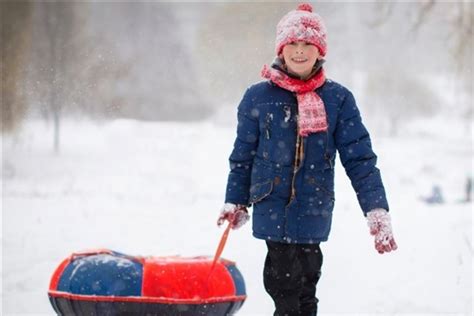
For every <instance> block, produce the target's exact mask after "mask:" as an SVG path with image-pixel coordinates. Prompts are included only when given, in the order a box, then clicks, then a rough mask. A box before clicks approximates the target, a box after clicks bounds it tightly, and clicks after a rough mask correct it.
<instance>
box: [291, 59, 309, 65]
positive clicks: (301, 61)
mask: <svg viewBox="0 0 474 316" xmlns="http://www.w3.org/2000/svg"><path fill="white" fill-rule="evenodd" d="M291 60H292V61H293V62H294V63H297V64H302V63H305V62H307V61H308V58H292V59H291Z"/></svg>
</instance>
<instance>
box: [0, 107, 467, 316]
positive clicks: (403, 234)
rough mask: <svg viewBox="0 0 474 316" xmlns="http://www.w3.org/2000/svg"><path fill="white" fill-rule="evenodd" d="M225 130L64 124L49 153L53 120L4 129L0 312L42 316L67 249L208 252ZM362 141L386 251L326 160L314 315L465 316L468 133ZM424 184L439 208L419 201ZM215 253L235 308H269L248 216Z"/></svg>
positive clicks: (230, 132)
mask: <svg viewBox="0 0 474 316" xmlns="http://www.w3.org/2000/svg"><path fill="white" fill-rule="evenodd" d="M230 115H233V114H230ZM440 122H441V123H442V124H441V123H440ZM430 124H431V125H432V126H430ZM440 127H443V128H446V131H448V130H449V131H450V133H445V132H444V131H440V130H439V128H440ZM433 131H438V132H433ZM453 131H454V132H453ZM233 138H234V127H233V126H232V127H226V126H222V125H219V124H216V123H214V122H212V121H209V122H204V123H143V122H137V121H125V120H118V121H112V122H105V123H101V124H93V123H89V122H83V121H65V122H64V123H63V126H62V145H61V152H60V154H59V155H54V154H53V153H52V128H51V126H48V125H46V124H45V123H44V122H42V121H35V120H28V121H27V122H26V123H25V124H24V125H23V126H22V129H21V132H20V133H18V134H16V136H5V135H4V136H3V137H2V142H3V168H2V179H3V182H2V184H3V210H2V212H3V213H2V214H3V226H2V228H3V231H2V233H3V237H2V246H3V271H2V281H3V287H2V292H3V293H2V294H3V306H2V310H3V313H2V315H53V309H52V308H51V306H50V304H49V301H48V298H47V289H48V285H49V279H50V276H51V274H52V272H53V271H54V269H55V268H56V266H57V265H58V264H59V263H60V261H61V260H62V259H63V258H64V257H66V256H68V255H69V254H70V253H71V252H74V251H78V250H83V249H90V248H110V249H113V250H117V251H120V252H123V253H127V254H133V255H155V256H163V255H176V254H180V255H183V256H195V255H206V254H207V255H212V254H213V253H214V251H215V247H216V246H217V243H218V240H219V238H220V235H221V233H222V231H223V229H218V228H217V227H216V226H215V221H216V217H217V215H218V211H219V209H220V207H221V204H222V202H223V195H224V189H225V182H226V179H227V171H228V165H227V157H228V155H229V153H230V150H231V147H232V144H233ZM373 139H374V147H375V150H376V152H377V153H378V155H379V166H380V168H381V170H382V175H383V179H384V181H385V185H386V188H387V194H388V198H389V201H390V205H391V212H392V219H393V226H394V233H395V237H396V239H397V242H398V245H399V250H397V251H396V252H395V253H392V254H385V255H379V254H377V253H376V251H375V250H374V249H373V244H372V243H373V241H372V238H371V237H370V236H369V233H368V228H367V227H366V223H365V219H364V218H363V216H362V212H361V211H360V209H359V206H358V204H357V201H356V197H355V194H354V192H353V191H352V188H351V187H350V183H349V181H348V179H347V178H346V176H345V174H344V171H343V169H342V167H341V166H340V165H338V166H337V168H338V172H337V173H336V174H337V179H336V208H335V213H334V221H333V229H332V233H331V237H330V240H329V241H328V242H327V243H324V244H323V245H322V249H323V253H324V265H323V276H322V278H321V281H320V284H319V286H318V297H319V298H320V315H323V316H324V315H338V316H339V315H471V313H472V300H473V296H472V284H473V281H472V275H473V273H472V257H473V247H472V204H466V203H461V202H460V200H461V199H462V198H463V197H464V183H465V180H466V177H467V176H468V175H469V174H472V135H471V131H470V130H468V129H466V128H464V127H462V125H460V124H458V122H452V123H451V124H450V125H449V126H447V127H446V122H443V121H440V120H438V121H436V120H434V121H433V122H430V121H423V122H421V124H417V125H413V126H412V128H408V129H404V131H403V132H402V133H401V135H400V136H398V137H396V138H383V137H377V135H376V134H375V133H374V134H373ZM433 184H438V185H440V186H441V188H442V190H443V193H444V195H445V199H446V201H447V202H446V203H445V204H442V205H427V204H425V203H424V202H422V201H421V200H420V196H422V195H427V194H429V193H430V191H431V187H432V185H433ZM223 256H224V257H225V258H228V259H231V260H234V261H236V262H237V265H238V267H239V269H240V270H241V271H242V273H243V275H244V277H245V279H246V285H247V292H248V300H247V301H246V303H245V305H244V306H243V307H242V309H241V310H240V312H239V315H247V316H252V315H259V316H260V315H271V313H272V302H271V300H270V299H269V297H268V296H267V295H266V293H265V291H264V289H263V285H262V271H261V270H262V266H263V260H264V256H265V245H264V243H263V242H262V241H260V240H257V239H254V238H253V237H252V236H251V230H250V225H246V226H244V227H243V228H242V229H240V230H238V231H233V232H232V233H231V235H230V237H229V241H228V244H227V247H226V249H225V251H224V254H223Z"/></svg>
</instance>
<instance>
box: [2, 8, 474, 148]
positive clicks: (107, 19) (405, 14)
mask: <svg viewBox="0 0 474 316" xmlns="http://www.w3.org/2000/svg"><path fill="white" fill-rule="evenodd" d="M313 5H314V7H315V11H316V12H317V13H319V14H320V15H321V16H322V17H323V19H324V21H325V22H326V25H327V28H328V30H329V31H328V38H329V44H328V45H329V46H328V47H329V53H328V55H327V62H326V64H325V67H326V68H327V73H328V77H329V78H332V79H333V80H336V81H338V82H340V83H342V84H344V85H346V86H348V87H349V88H350V89H352V90H354V92H355V94H356V97H357V98H358V101H359V104H360V107H361V109H362V110H363V111H364V112H366V113H365V115H366V116H368V117H369V119H370V120H371V121H374V122H372V125H374V128H377V129H378V130H381V132H384V133H391V134H395V133H397V130H400V129H402V128H403V125H404V124H407V123H409V122H410V120H412V119H414V118H419V117H430V116H433V115H436V114H439V113H443V114H444V115H445V117H446V118H449V117H451V116H455V117H460V118H465V120H466V121H467V122H469V121H470V120H471V118H472V37H473V33H472V32H473V30H472V29H473V26H472V24H473V23H472V19H473V4H472V3H471V2H470V1H459V2H456V1H450V2H447V1H435V0H430V1H412V2H398V1H389V2H357V1H356V2H354V1H351V2H326V1H321V2H316V3H313ZM1 6H2V26H3V31H2V54H3V59H2V74H3V76H2V95H3V101H4V102H2V115H3V117H2V122H3V125H4V129H3V131H4V132H5V133H12V132H14V130H15V128H18V126H21V124H22V122H24V120H25V119H27V118H28V117H35V118H41V119H43V120H45V121H47V122H50V123H51V124H54V126H55V127H56V128H55V129H54V133H55V134H57V135H55V136H54V139H56V146H59V139H60V134H61V132H60V125H61V124H60V122H61V120H62V119H63V118H65V117H78V118H85V119H91V120H111V119H115V118H131V119H138V120H147V121H170V120H173V121H176V120H177V121H195V120H205V119H208V118H210V117H211V116H215V115H216V113H220V112H224V113H228V111H229V107H231V108H234V107H235V106H236V105H237V104H238V101H239V99H240V97H241V95H242V94H243V91H244V89H245V88H246V87H247V86H248V85H249V84H251V83H253V82H255V81H258V80H260V77H259V74H260V69H261V67H262V66H263V64H265V63H271V61H272V60H273V57H274V53H273V51H274V38H275V26H276V23H277V22H278V21H279V19H280V18H281V17H282V16H283V14H285V13H286V12H288V11H289V10H291V9H294V8H295V6H296V2H258V3H250V2H204V3H200V2H187V3H170V2H138V3H137V2H108V1H101V2H54V1H53V2H21V1H12V2H9V1H7V2H2V4H1ZM226 115H227V114H226ZM218 117H219V116H218ZM375 117H376V118H377V122H375V119H373V118H375ZM220 118H221V119H225V118H222V117H220ZM52 138H53V136H52Z"/></svg>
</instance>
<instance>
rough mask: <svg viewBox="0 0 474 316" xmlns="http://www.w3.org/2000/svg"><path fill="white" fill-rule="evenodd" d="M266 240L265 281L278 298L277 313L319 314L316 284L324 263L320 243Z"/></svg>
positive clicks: (276, 315)
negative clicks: (291, 242) (286, 242)
mask: <svg viewBox="0 0 474 316" xmlns="http://www.w3.org/2000/svg"><path fill="white" fill-rule="evenodd" d="M266 243H267V247H268V253H267V257H266V259H265V266H264V270H263V282H264V285H265V290H266V291H267V292H268V294H270V296H271V297H272V299H273V301H274V302H275V313H274V314H273V315H274V316H316V314H317V312H318V299H317V298H316V284H317V283H318V281H319V277H320V276H321V266H322V263H323V255H322V253H321V249H320V248H319V244H285V243H278V242H272V241H267V242H266Z"/></svg>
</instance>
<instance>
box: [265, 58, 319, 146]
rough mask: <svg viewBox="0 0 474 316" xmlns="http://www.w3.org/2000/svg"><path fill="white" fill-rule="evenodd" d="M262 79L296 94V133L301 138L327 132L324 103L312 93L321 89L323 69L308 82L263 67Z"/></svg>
mask: <svg viewBox="0 0 474 316" xmlns="http://www.w3.org/2000/svg"><path fill="white" fill-rule="evenodd" d="M262 77H264V78H267V79H270V80H271V81H272V82H273V83H275V84H276V85H277V86H279V87H281V88H283V89H285V90H288V91H291V92H296V99H297V101H298V131H299V134H300V135H301V136H303V137H306V136H308V135H309V134H310V133H316V132H324V131H327V129H328V122H327V118H326V110H325V109H324V103H323V100H321V98H320V97H319V95H318V94H317V93H316V92H315V91H314V90H316V89H317V88H319V87H321V86H322V85H323V84H324V82H325V80H326V76H325V74H324V69H323V68H321V69H320V70H319V71H318V72H317V73H316V74H315V75H314V76H313V77H311V78H310V79H309V80H306V81H304V80H299V79H294V78H291V77H289V76H288V75H287V74H285V73H284V72H282V71H280V70H278V69H274V68H270V67H268V66H267V65H265V66H263V69H262Z"/></svg>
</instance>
